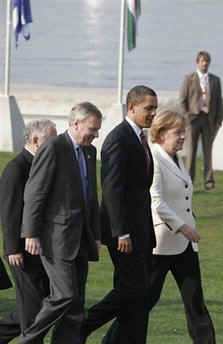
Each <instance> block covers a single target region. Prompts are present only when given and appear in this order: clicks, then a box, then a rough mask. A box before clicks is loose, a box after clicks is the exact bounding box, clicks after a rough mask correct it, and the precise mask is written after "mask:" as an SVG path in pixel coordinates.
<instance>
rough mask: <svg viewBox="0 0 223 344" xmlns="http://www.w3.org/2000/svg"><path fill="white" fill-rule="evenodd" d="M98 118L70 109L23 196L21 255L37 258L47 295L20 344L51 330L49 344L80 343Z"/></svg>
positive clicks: (89, 108) (95, 229)
mask: <svg viewBox="0 0 223 344" xmlns="http://www.w3.org/2000/svg"><path fill="white" fill-rule="evenodd" d="M101 121H102V114H101V112H100V111H99V110H98V109H97V108H96V106H94V105H93V104H91V103H88V102H84V103H80V104H78V105H77V106H75V107H74V108H73V109H72V111H71V115H70V118H69V129H68V131H66V132H65V133H64V134H61V135H59V136H57V137H56V138H55V139H53V140H51V141H50V142H47V143H46V144H44V145H42V147H41V148H40V150H39V151H38V153H37V154H36V156H35V158H34V160H33V164H32V168H31V172H30V178H29V180H28V182H27V184H26V188H25V193H24V202H25V204H24V212H23V233H22V236H23V237H25V238H26V250H27V251H28V252H29V253H31V254H34V255H35V254H38V253H39V252H40V247H41V259H42V262H43V265H44V268H45V270H46V272H47V275H48V277H49V279H50V290H51V292H50V295H49V296H48V297H47V298H45V299H44V300H43V304H42V308H41V310H40V312H39V313H38V314H37V316H36V318H35V320H34V321H33V323H32V325H31V326H30V327H29V328H28V329H27V330H26V331H24V333H23V334H22V336H21V343H32V344H34V343H36V342H37V341H38V340H39V339H40V338H43V337H44V336H45V335H46V333H47V332H48V330H49V329H50V328H51V327H52V326H53V325H55V326H54V328H53V333H52V339H51V341H52V343H54V344H55V343H56V344H59V343H63V344H64V343H71V342H72V343H73V344H75V343H79V340H80V338H79V337H80V328H81V325H82V321H83V316H84V296H85V295H84V294H85V283H86V279H87V271H88V260H94V261H95V260H98V247H97V242H98V240H99V218H98V202H97V183H96V149H95V147H94V146H92V145H91V142H92V141H93V139H94V138H95V137H97V136H98V131H99V129H100V127H101Z"/></svg>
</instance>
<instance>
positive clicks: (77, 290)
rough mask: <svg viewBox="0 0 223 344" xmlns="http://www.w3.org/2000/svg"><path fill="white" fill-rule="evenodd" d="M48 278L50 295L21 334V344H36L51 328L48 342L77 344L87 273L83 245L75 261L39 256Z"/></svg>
mask: <svg viewBox="0 0 223 344" xmlns="http://www.w3.org/2000/svg"><path fill="white" fill-rule="evenodd" d="M41 258H42V262H43V265H44V268H45V270H46V272H47V275H48V276H49V279H50V295H49V296H48V297H47V298H45V299H44V300H43V303H42V307H41V309H40V311H39V313H38V314H37V316H36V318H35V320H34V322H33V323H32V324H31V326H30V327H29V328H28V329H27V330H26V331H24V333H23V334H22V336H21V338H20V342H21V343H23V344H24V343H30V344H37V343H39V341H40V340H42V339H43V337H44V336H45V335H46V333H47V332H48V331H49V329H50V328H51V327H52V326H53V325H55V326H54V329H53V333H52V340H51V343H54V344H64V343H73V344H77V343H79V341H80V328H81V325H82V322H83V317H84V295H85V284H86V279H87V272H88V254H87V250H86V248H85V245H84V244H83V243H82V244H81V247H80V250H79V253H78V256H77V257H76V259H75V260H74V261H63V260H58V259H52V258H48V257H41Z"/></svg>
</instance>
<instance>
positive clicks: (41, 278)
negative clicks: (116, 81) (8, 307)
mask: <svg viewBox="0 0 223 344" xmlns="http://www.w3.org/2000/svg"><path fill="white" fill-rule="evenodd" d="M56 134H57V132H56V127H55V124H54V123H53V122H51V121H49V120H40V121H39V120H37V121H31V122H29V123H28V124H27V125H26V128H25V135H24V140H25V145H24V148H23V150H22V152H21V153H19V154H18V155H17V156H16V157H15V158H14V159H12V160H11V161H10V162H9V163H8V164H7V166H6V167H5V169H4V171H3V174H2V177H1V184H0V188H1V190H0V208H1V221H2V229H3V243H4V255H5V257H6V259H7V261H8V264H9V268H10V270H11V273H12V276H13V279H14V282H15V287H16V303H17V312H14V313H11V314H10V315H9V316H8V317H6V318H4V319H3V320H0V343H1V344H5V343H8V342H10V341H11V340H12V339H13V338H15V337H17V336H18V335H20V333H21V332H23V331H24V330H25V328H27V327H28V326H29V325H30V323H31V321H32V319H33V318H34V317H35V315H36V313H37V312H38V311H39V309H40V305H41V302H42V299H43V297H45V296H46V295H48V293H49V282H48V277H47V275H46V273H45V270H44V268H43V266H42V263H41V260H40V257H39V256H32V255H31V254H29V253H27V252H26V251H25V241H24V239H21V238H20V235H21V225H22V213H23V194H24V188H25V184H26V182H27V179H28V177H29V171H30V168H31V164H32V160H33V156H34V155H35V153H36V151H37V150H38V148H39V147H40V145H41V144H42V143H43V142H44V141H46V140H47V139H49V138H50V137H52V136H56ZM40 343H41V342H40Z"/></svg>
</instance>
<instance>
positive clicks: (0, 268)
mask: <svg viewBox="0 0 223 344" xmlns="http://www.w3.org/2000/svg"><path fill="white" fill-rule="evenodd" d="M11 287H12V283H11V281H10V278H9V275H8V273H7V271H6V269H5V266H4V263H3V261H2V259H1V258H0V290H4V289H8V288H11Z"/></svg>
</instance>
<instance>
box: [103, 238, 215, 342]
mask: <svg viewBox="0 0 223 344" xmlns="http://www.w3.org/2000/svg"><path fill="white" fill-rule="evenodd" d="M169 271H170V272H171V273H172V274H173V277H174V279H175V280H176V283H177V285H178V288H179V290H180V293H181V296H182V300H183V303H184V308H185V314H186V320H187V326H188V331H189V335H190V337H191V338H192V341H193V344H215V343H216V340H215V331H214V326H213V323H212V320H211V317H210V315H209V313H208V310H207V307H206V305H205V302H204V297H203V291H202V286H201V275H200V266H199V258H198V254H197V253H196V252H194V251H193V249H192V246H191V244H189V245H188V247H187V249H186V250H185V251H184V252H183V253H181V254H178V255H171V256H163V255H153V258H152V274H151V284H150V296H151V298H150V310H151V309H152V308H153V307H154V306H155V304H156V303H157V302H158V300H159V298H160V295H161V292H162V288H163V285H164V281H165V278H166V275H167V273H168V272H169ZM118 328H119V323H118V320H115V321H114V322H113V324H112V325H111V327H110V328H109V330H108V332H107V334H106V336H105V337H104V339H103V344H105V343H106V344H111V343H113V344H115V343H116V336H117V335H116V333H117V332H118Z"/></svg>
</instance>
